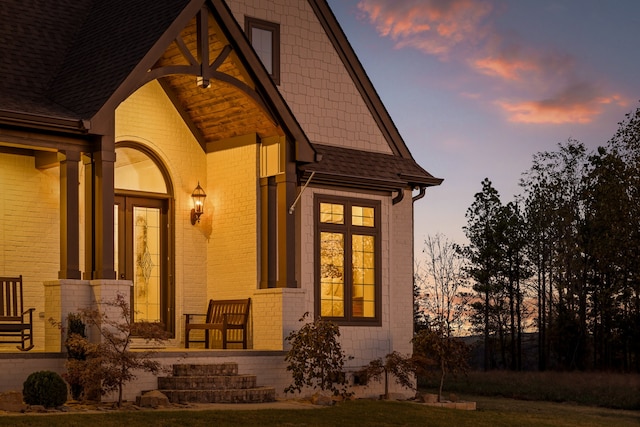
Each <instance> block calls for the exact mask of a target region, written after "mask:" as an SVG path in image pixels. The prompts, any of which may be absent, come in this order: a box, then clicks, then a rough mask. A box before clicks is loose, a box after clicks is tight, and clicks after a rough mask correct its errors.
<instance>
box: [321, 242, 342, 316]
mask: <svg viewBox="0 0 640 427" xmlns="http://www.w3.org/2000/svg"><path fill="white" fill-rule="evenodd" d="M320 313H321V316H323V317H341V316H344V234H342V233H327V232H322V233H320Z"/></svg>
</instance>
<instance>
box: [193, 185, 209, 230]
mask: <svg viewBox="0 0 640 427" xmlns="http://www.w3.org/2000/svg"><path fill="white" fill-rule="evenodd" d="M191 198H192V199H193V209H191V225H196V222H200V215H202V214H203V213H204V199H206V198H207V195H206V194H205V192H204V190H203V189H202V187H200V181H198V186H197V187H196V189H195V190H193V193H191Z"/></svg>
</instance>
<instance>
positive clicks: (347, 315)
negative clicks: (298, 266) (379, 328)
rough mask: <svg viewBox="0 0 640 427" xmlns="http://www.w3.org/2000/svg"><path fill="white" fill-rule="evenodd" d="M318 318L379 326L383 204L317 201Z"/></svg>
mask: <svg viewBox="0 0 640 427" xmlns="http://www.w3.org/2000/svg"><path fill="white" fill-rule="evenodd" d="M315 223H316V286H315V296H316V313H317V314H319V315H320V316H321V317H323V318H326V319H331V320H334V321H336V322H338V323H340V324H347V325H348V324H354V325H360V324H376V325H378V324H380V319H381V317H380V308H381V304H380V298H381V294H382V293H381V274H380V260H381V256H380V253H381V249H380V248H381V243H380V240H381V239H380V202H377V201H371V200H360V199H346V198H337V197H328V196H317V197H316V199H315Z"/></svg>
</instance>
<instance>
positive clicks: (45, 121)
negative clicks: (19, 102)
mask: <svg viewBox="0 0 640 427" xmlns="http://www.w3.org/2000/svg"><path fill="white" fill-rule="evenodd" d="M0 123H3V124H7V125H13V126H21V127H28V128H31V129H33V128H37V129H44V130H50V131H57V132H66V133H69V132H70V133H76V134H86V133H87V132H88V131H89V129H90V128H91V122H90V121H89V120H80V119H65V118H60V117H53V116H45V115H41V114H29V113H21V112H16V111H9V110H0Z"/></svg>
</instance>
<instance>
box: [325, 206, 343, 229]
mask: <svg viewBox="0 0 640 427" xmlns="http://www.w3.org/2000/svg"><path fill="white" fill-rule="evenodd" d="M320 222H322V223H325V224H344V205H340V204H336V203H320Z"/></svg>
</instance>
